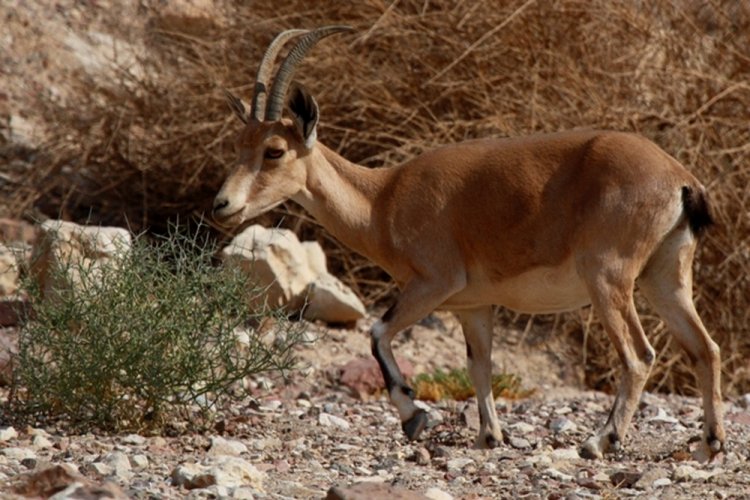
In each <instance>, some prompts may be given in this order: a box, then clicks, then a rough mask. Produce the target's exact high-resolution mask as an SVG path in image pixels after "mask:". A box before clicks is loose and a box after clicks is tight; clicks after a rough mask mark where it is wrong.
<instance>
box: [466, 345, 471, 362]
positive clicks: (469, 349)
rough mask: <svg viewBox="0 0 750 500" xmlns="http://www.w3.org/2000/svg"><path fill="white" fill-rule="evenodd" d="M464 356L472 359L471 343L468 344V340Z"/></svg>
mask: <svg viewBox="0 0 750 500" xmlns="http://www.w3.org/2000/svg"><path fill="white" fill-rule="evenodd" d="M466 357H467V358H468V359H472V354H471V344H469V343H468V342H467V343H466Z"/></svg>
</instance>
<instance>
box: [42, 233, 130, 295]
mask: <svg viewBox="0 0 750 500" xmlns="http://www.w3.org/2000/svg"><path fill="white" fill-rule="evenodd" d="M131 247H132V238H131V236H130V233H129V232H128V231H127V230H125V229H122V228H119V227H99V226H80V225H78V224H74V223H72V222H65V221H61V220H47V221H45V222H43V223H42V224H41V226H40V237H39V240H38V242H37V244H36V246H35V247H34V257H33V262H34V270H35V273H34V275H35V276H36V277H37V279H38V280H39V285H40V286H41V287H42V289H43V290H44V291H45V297H49V296H54V292H53V290H54V289H59V288H63V289H64V288H67V287H68V286H71V285H72V286H73V287H76V286H80V284H81V280H82V277H83V276H86V277H88V278H93V279H96V277H97V276H98V274H99V273H100V272H101V269H102V268H103V266H105V265H116V264H117V260H118V258H120V257H122V256H123V255H125V254H127V252H129V251H130V249H131ZM55 268H59V269H63V270H64V271H65V275H66V280H63V281H62V282H61V281H60V279H58V278H59V276H55V275H53V274H50V270H52V269H55Z"/></svg>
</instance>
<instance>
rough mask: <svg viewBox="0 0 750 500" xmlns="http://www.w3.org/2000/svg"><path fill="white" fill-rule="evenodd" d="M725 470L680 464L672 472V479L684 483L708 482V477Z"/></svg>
mask: <svg viewBox="0 0 750 500" xmlns="http://www.w3.org/2000/svg"><path fill="white" fill-rule="evenodd" d="M723 472H724V470H723V469H719V468H717V469H712V470H704V469H696V468H695V467H693V466H692V465H687V464H683V465H679V466H677V467H676V468H675V470H674V472H672V481H674V482H675V483H684V482H690V481H695V482H701V483H703V482H706V481H707V480H708V479H710V478H712V477H714V476H717V475H719V474H722V473H723Z"/></svg>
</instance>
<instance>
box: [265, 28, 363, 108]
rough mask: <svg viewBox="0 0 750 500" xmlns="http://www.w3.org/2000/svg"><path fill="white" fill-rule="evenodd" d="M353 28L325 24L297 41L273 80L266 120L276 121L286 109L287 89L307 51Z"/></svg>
mask: <svg viewBox="0 0 750 500" xmlns="http://www.w3.org/2000/svg"><path fill="white" fill-rule="evenodd" d="M352 29H353V28H352V27H351V26H324V27H322V28H318V29H316V30H315V31H312V32H310V33H308V34H307V35H305V36H303V37H302V38H300V39H299V40H298V41H297V43H296V44H295V45H294V47H292V49H291V50H290V51H289V54H287V56H286V57H285V58H284V61H283V62H282V63H281V66H280V67H279V71H277V72H276V78H275V79H274V81H273V87H271V93H270V98H269V101H268V110H267V111H266V121H276V120H278V119H280V118H281V112H282V111H283V109H284V99H285V98H286V92H287V90H289V84H290V83H291V81H292V74H293V73H294V69H295V68H296V67H297V64H299V62H300V61H301V60H302V59H303V58H304V57H305V55H306V54H307V52H308V51H309V50H310V49H311V48H313V47H314V46H315V44H316V43H318V42H319V41H320V40H322V39H323V38H325V37H327V36H331V35H335V34H336V33H341V32H342V31H351V30H352Z"/></svg>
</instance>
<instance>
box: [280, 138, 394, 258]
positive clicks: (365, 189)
mask: <svg viewBox="0 0 750 500" xmlns="http://www.w3.org/2000/svg"><path fill="white" fill-rule="evenodd" d="M311 155H312V156H311V161H310V162H309V163H308V168H307V181H306V184H305V187H304V188H303V189H302V190H301V191H300V192H299V193H298V195H297V196H295V197H294V201H296V202H297V203H299V204H300V205H302V206H303V207H304V208H305V209H306V210H307V211H308V212H309V213H310V214H311V215H312V216H313V217H315V219H316V220H317V221H318V222H319V223H320V224H321V225H322V226H323V227H325V228H326V230H327V231H328V232H329V233H331V234H332V235H333V236H334V237H336V239H338V240H339V241H340V242H341V243H343V244H344V245H346V246H348V247H349V248H351V249H352V250H355V251H357V252H359V253H361V254H363V255H365V256H367V257H372V252H373V251H374V250H375V247H376V245H375V243H376V242H375V241H374V237H375V235H374V234H373V227H372V226H373V224H372V222H373V221H372V208H373V204H374V202H375V200H376V199H377V198H378V196H379V195H380V193H381V192H382V191H383V189H384V187H385V184H386V182H387V178H388V169H382V168H378V169H370V168H367V167H363V166H361V165H357V164H356V163H352V162H350V161H349V160H347V159H346V158H344V157H342V156H341V155H339V154H337V153H336V152H334V151H332V150H331V149H329V148H327V147H326V146H324V145H322V144H320V143H318V144H317V145H316V146H315V148H314V149H313V151H312V153H311Z"/></svg>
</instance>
